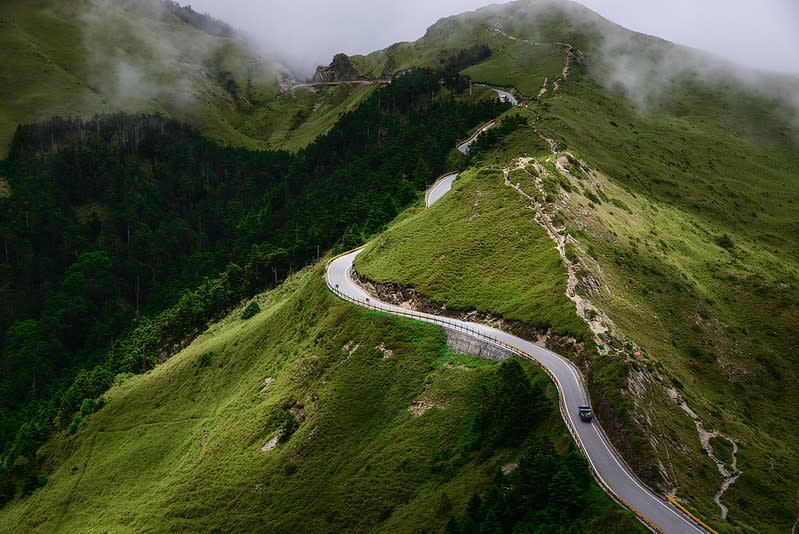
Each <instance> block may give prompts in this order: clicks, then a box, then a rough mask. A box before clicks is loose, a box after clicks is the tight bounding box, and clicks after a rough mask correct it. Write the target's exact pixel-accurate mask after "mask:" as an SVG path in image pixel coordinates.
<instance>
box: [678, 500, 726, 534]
mask: <svg viewBox="0 0 799 534" xmlns="http://www.w3.org/2000/svg"><path fill="white" fill-rule="evenodd" d="M666 498H667V499H668V500H669V501H671V504H673V505H674V506H676V507H677V508H679V509H680V510H682V512H683V513H685V515H687V516H688V517H690V518H691V519H693V520H694V521H696V522H697V523H699V524H700V525H702V526H703V527H704V528H706V529H707V530H708V531H710V532H712V533H713V534H719V533H718V532H716V531H715V530H713V529H712V528H710V527H709V526H707V525H706V524H704V523H703V522H702V521H701V520H700V519H699V518H698V517H696V516H695V515H694V514H692V513H691V512H689V511H688V510H686V509H685V507H684V506H683V505H682V504H680V503H678V502H677V501H675V500H674V499H672V498H671V497H670V496H669V495H666Z"/></svg>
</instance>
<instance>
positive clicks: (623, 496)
mask: <svg viewBox="0 0 799 534" xmlns="http://www.w3.org/2000/svg"><path fill="white" fill-rule="evenodd" d="M494 90H495V91H497V92H498V93H499V94H500V97H502V96H503V95H502V93H504V91H502V92H501V91H499V90H497V89H494ZM505 94H507V93H505ZM508 96H509V97H510V98H513V97H511V96H510V95H508ZM513 102H515V99H514V100H513ZM514 105H515V104H514ZM493 124H494V122H493V121H492V122H490V123H488V124H486V125H484V126H483V127H481V128H480V129H479V130H478V131H477V132H476V133H475V134H474V135H473V136H472V137H470V138H469V139H468V140H467V141H466V142H464V143H461V144H459V145H458V150H460V151H461V152H463V153H466V152H468V149H469V145H470V144H471V142H472V141H474V139H475V138H476V137H477V135H479V134H480V133H481V132H483V131H485V130H487V129H488V128H490V127H491V126H493ZM455 178H457V173H450V174H446V175H444V176H441V177H440V178H438V179H437V180H436V182H435V183H434V184H433V185H432V186H431V187H430V188H429V189H428V190H427V192H426V193H425V207H429V206H431V205H432V204H433V203H434V202H436V201H437V200H438V199H439V198H441V196H443V195H444V194H445V193H446V192H447V191H449V190H450V188H451V187H452V182H453V181H454V180H455ZM362 251H363V247H361V248H358V249H355V250H352V251H349V252H346V253H344V254H341V255H339V256H336V257H334V258H332V259H331V260H330V261H329V262H328V264H327V268H326V270H325V281H326V283H327V286H328V288H330V290H331V291H333V293H335V294H336V295H338V296H339V297H341V298H343V299H345V300H348V301H350V302H353V303H355V304H357V305H359V306H364V307H367V308H371V309H374V310H379V311H383V312H387V313H391V314H394V315H399V316H403V317H410V318H413V319H416V320H419V321H424V322H428V323H433V324H437V325H440V326H442V327H443V328H445V329H450V330H456V331H458V332H461V333H465V334H467V335H470V336H472V337H475V338H478V339H480V340H482V341H484V342H487V343H490V344H493V345H496V346H500V347H503V348H505V349H507V350H510V351H511V352H514V353H516V354H518V355H520V356H522V357H524V358H527V359H529V360H531V361H533V362H535V363H537V364H538V365H539V366H541V368H542V369H544V371H546V372H547V374H548V375H549V376H550V378H551V379H552V381H553V382H554V383H555V386H556V387H557V389H558V393H559V407H560V412H561V415H562V417H563V420H564V422H565V423H566V426H567V428H568V429H569V432H570V433H571V435H572V437H573V438H574V441H575V442H576V443H577V445H578V447H579V448H580V449H581V450H582V452H583V454H584V455H585V457H586V458H587V459H588V463H589V465H590V467H591V471H592V473H593V475H594V478H595V479H596V480H597V482H598V483H599V484H600V485H601V486H602V487H603V488H604V489H605V491H606V492H607V493H608V494H609V495H610V496H611V497H613V498H614V499H615V500H617V501H618V502H619V503H620V504H622V505H623V506H625V507H626V508H628V509H629V510H631V511H632V512H633V513H635V515H636V517H638V519H639V520H640V521H641V522H642V523H643V524H644V525H645V526H647V527H648V528H649V529H650V530H652V531H653V532H662V533H667V534H672V533H675V534H676V533H696V534H700V533H702V534H703V533H706V532H708V530H705V529H704V528H702V526H700V524H699V523H698V522H697V521H696V520H695V519H694V518H692V517H689V516H688V515H687V514H686V513H684V512H683V511H681V510H680V509H678V508H677V507H676V506H674V505H673V504H671V502H673V501H670V500H666V499H665V498H663V497H661V496H659V495H657V494H656V493H655V492H654V491H652V490H651V489H649V488H648V487H647V486H646V485H645V484H644V483H643V482H641V481H640V480H638V478H637V477H636V476H635V474H634V473H633V471H632V469H630V467H629V466H628V465H627V464H626V463H625V462H624V460H623V459H622V458H621V456H620V455H619V454H618V452H616V449H615V448H614V447H613V445H612V444H611V442H610V440H609V439H608V437H607V436H606V435H605V433H604V431H603V430H602V427H601V426H600V424H599V421H598V420H597V419H596V418H595V419H594V421H593V422H590V423H584V422H582V421H581V420H580V418H579V416H578V414H577V406H578V405H580V404H588V400H589V399H588V393H587V390H586V387H585V381H584V380H583V377H582V375H581V373H580V371H579V370H578V369H577V368H576V367H575V366H574V364H572V363H571V362H570V361H569V360H567V359H566V358H564V357H562V356H560V355H558V354H556V353H554V352H552V351H550V350H548V349H546V348H543V347H540V346H538V345H535V344H534V343H532V342H530V341H527V340H524V339H521V338H518V337H516V336H513V335H511V334H509V333H507V332H503V331H501V330H498V329H496V328H492V327H489V326H487V325H482V324H479V323H472V322H466V321H460V320H457V319H452V318H448V317H440V316H436V315H431V314H427V313H421V312H417V311H413V310H408V309H405V308H401V307H399V306H395V305H392V304H389V303H386V302H383V301H380V300H378V299H376V298H375V297H374V296H372V295H370V294H368V293H367V292H366V291H365V290H364V289H363V288H362V287H361V286H359V285H358V284H357V283H356V282H355V281H354V280H353V278H352V276H351V272H352V270H353V266H352V264H353V261H354V259H355V257H356V256H357V255H358V254H359V253H360V252H362Z"/></svg>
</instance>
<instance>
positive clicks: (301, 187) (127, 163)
mask: <svg viewBox="0 0 799 534" xmlns="http://www.w3.org/2000/svg"><path fill="white" fill-rule="evenodd" d="M464 87H468V80H467V79H465V78H463V77H460V76H453V75H451V74H448V73H442V72H432V71H425V70H419V71H415V72H412V73H410V74H407V75H405V76H403V77H400V78H397V79H395V80H393V82H392V83H391V84H389V85H387V86H385V87H383V88H381V89H379V90H378V91H376V92H375V93H374V94H373V95H372V96H371V97H370V98H369V99H367V100H366V101H365V102H364V103H362V104H361V105H360V106H359V107H358V108H356V109H355V110H353V111H351V112H349V113H347V114H345V115H343V116H342V117H341V118H340V120H339V122H338V123H337V125H336V126H335V127H334V128H333V129H332V130H331V131H330V132H329V133H328V134H326V135H324V136H321V137H320V138H318V139H317V140H316V141H315V142H314V143H312V144H311V145H310V146H308V147H307V148H305V149H303V150H301V151H300V152H299V153H297V154H294V155H292V154H288V153H286V152H280V151H248V150H245V149H240V148H231V147H222V146H219V145H217V144H216V143H214V142H211V141H209V140H207V139H205V138H203V137H201V136H200V135H199V134H198V133H197V132H195V131H194V130H192V129H191V128H189V127H187V126H185V125H183V124H181V123H178V122H176V121H174V120H170V119H166V118H163V117H158V116H134V115H112V116H98V117H95V118H94V119H93V120H90V121H82V120H79V119H73V120H64V119H53V120H50V121H47V122H45V123H40V124H36V125H31V126H21V127H19V128H18V130H17V133H16V136H15V138H14V141H13V143H12V146H11V150H10V154H9V158H8V160H7V161H6V162H3V170H4V173H5V174H7V176H8V181H9V183H10V185H11V189H12V194H11V196H10V197H7V198H0V250H2V255H0V406H2V408H0V410H1V411H0V454H2V459H3V463H4V465H6V466H10V465H12V464H15V463H19V465H22V466H24V468H20V469H19V470H17V472H15V471H13V470H10V471H9V470H6V471H2V472H0V501H2V500H4V499H5V497H4V495H10V494H12V493H13V491H12V490H8V491H6V490H3V484H5V483H9V484H10V483H11V482H9V481H12V482H13V480H16V481H17V486H16V488H17V489H23V490H30V489H32V488H33V487H35V486H36V484H37V483H39V482H40V480H39V478H38V476H37V469H36V465H35V460H34V458H35V455H34V451H35V448H36V447H37V444H39V443H41V442H42V440H43V439H46V437H47V435H49V433H50V432H52V431H53V430H54V429H57V428H64V427H65V426H67V425H69V422H70V420H71V417H72V414H73V413H74V412H76V411H77V410H78V409H79V408H80V406H81V404H82V403H83V401H84V400H85V399H93V398H95V397H97V396H98V395H100V394H102V392H103V391H104V390H105V389H106V388H107V387H108V386H109V385H110V384H111V382H112V380H113V376H114V374H116V373H120V372H141V371H143V370H146V369H149V368H151V367H152V366H153V365H155V363H156V362H157V361H159V359H162V358H164V357H168V355H169V353H170V352H171V351H172V350H175V348H177V347H179V346H180V344H181V343H182V342H183V341H184V340H185V339H187V338H189V337H191V336H192V335H194V334H195V333H196V332H198V331H202V329H203V328H205V325H206V324H207V322H208V321H210V320H212V319H213V318H215V317H218V316H219V315H220V314H222V313H224V312H226V311H228V310H229V309H230V308H231V307H232V306H234V305H235V304H237V303H238V302H239V301H240V300H241V299H242V298H244V297H246V296H249V295H251V294H253V293H255V292H257V291H259V290H262V289H264V288H267V287H269V286H272V285H275V284H276V283H279V281H280V280H282V279H283V278H284V277H285V276H286V274H287V273H288V272H289V271H290V270H292V269H297V268H299V267H301V266H302V265H304V264H305V263H307V262H308V261H309V260H312V259H313V258H315V257H316V254H317V253H318V252H317V251H319V250H327V249H329V248H331V247H333V246H334V245H336V243H338V246H339V247H346V246H350V245H353V244H358V243H359V242H361V240H363V239H364V237H365V236H368V235H371V234H373V233H375V232H377V231H379V230H380V229H381V228H382V227H383V226H384V225H385V224H386V223H387V222H388V221H390V220H391V219H392V218H393V217H394V216H395V215H396V214H397V212H398V210H399V209H400V208H401V207H402V206H405V205H407V204H408V203H409V202H410V201H412V200H413V199H415V198H416V192H417V191H418V190H421V189H423V188H424V187H425V185H426V184H427V183H428V182H429V181H430V180H431V179H432V178H434V177H435V176H437V175H439V174H441V173H443V172H444V171H446V170H449V169H446V168H445V165H446V155H447V153H448V152H449V151H450V150H451V148H452V147H453V146H454V144H455V142H456V141H457V140H458V139H459V138H462V137H464V135H465V133H466V132H467V131H468V130H469V129H470V128H472V127H474V126H475V125H476V124H479V123H481V122H484V121H486V120H487V119H490V118H492V117H494V116H496V115H497V114H499V113H500V112H501V111H503V110H504V109H506V108H507V106H508V104H503V103H501V102H499V101H498V100H494V101H491V100H489V101H484V102H480V103H464V102H459V101H457V100H456V99H454V98H452V96H454V94H456V93H457V92H459V91H462V90H463V89H464ZM447 89H448V90H449V93H447V91H446V90H447ZM431 95H433V96H434V98H431ZM437 95H438V96H437ZM441 95H445V96H441ZM342 236H343V237H342ZM20 458H24V459H25V460H20ZM4 481H5V482H4Z"/></svg>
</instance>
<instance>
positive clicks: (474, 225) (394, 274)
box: [355, 169, 587, 338]
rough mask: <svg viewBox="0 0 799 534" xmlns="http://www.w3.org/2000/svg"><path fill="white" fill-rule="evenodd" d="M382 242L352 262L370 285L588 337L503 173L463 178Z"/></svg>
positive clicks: (554, 261)
mask: <svg viewBox="0 0 799 534" xmlns="http://www.w3.org/2000/svg"><path fill="white" fill-rule="evenodd" d="M383 238H384V239H383V247H382V248H381V247H379V246H377V244H376V243H373V244H372V245H370V246H369V247H368V248H367V249H366V251H365V252H364V253H362V254H361V255H359V256H358V258H356V263H355V265H356V268H357V269H358V272H359V273H361V274H363V275H364V276H366V277H367V278H370V279H372V280H374V281H377V282H400V283H402V284H405V285H409V286H412V287H414V288H415V289H416V290H417V291H419V292H421V293H422V294H424V295H426V296H427V297H429V298H431V299H433V300H434V301H437V302H440V303H442V304H446V306H447V308H449V309H456V310H478V311H481V312H492V313H496V314H500V315H502V316H503V317H506V318H508V319H512V320H519V321H523V322H525V323H527V324H530V325H533V326H537V327H541V328H548V327H551V328H552V329H553V331H554V332H556V333H559V334H567V335H571V336H575V337H579V338H582V337H586V336H587V334H586V330H585V326H584V325H583V324H582V322H581V321H579V319H577V317H576V315H575V312H574V305H573V304H572V302H571V301H569V300H568V299H567V298H566V296H565V291H566V286H565V269H564V267H563V265H562V263H561V261H560V257H559V256H558V254H557V251H555V249H554V247H553V245H552V241H551V240H550V239H549V237H548V236H547V235H546V232H545V231H544V230H543V229H542V228H541V227H540V226H538V225H537V224H536V223H535V222H534V221H532V211H531V209H530V206H529V203H527V202H525V201H522V199H521V198H520V197H519V196H518V195H517V194H516V192H515V191H513V190H511V189H510V188H508V187H506V186H504V185H503V183H502V172H501V171H500V170H491V169H481V170H469V171H466V172H464V173H462V174H461V175H460V176H459V177H458V178H457V179H456V180H455V182H454V183H453V189H452V191H450V192H449V193H447V195H445V196H444V197H443V198H442V199H440V200H439V201H438V202H436V203H435V204H434V205H433V206H432V207H431V208H430V209H428V210H424V211H421V212H419V213H418V214H417V215H416V216H415V217H410V218H407V219H405V220H404V221H402V222H401V223H399V224H397V225H395V226H393V227H391V228H389V229H388V230H387V231H386V232H385V233H384V234H383Z"/></svg>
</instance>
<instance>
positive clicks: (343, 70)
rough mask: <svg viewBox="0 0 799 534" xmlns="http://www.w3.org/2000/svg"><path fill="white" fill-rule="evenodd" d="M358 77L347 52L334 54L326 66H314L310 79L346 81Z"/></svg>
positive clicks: (314, 81) (313, 80)
mask: <svg viewBox="0 0 799 534" xmlns="http://www.w3.org/2000/svg"><path fill="white" fill-rule="evenodd" d="M357 79H360V75H359V74H358V71H357V70H356V69H355V66H354V65H353V64H352V62H351V61H350V58H349V57H348V56H347V54H336V55H335V56H333V61H331V62H330V65H328V66H327V67H323V66H319V67H316V72H314V75H313V77H312V78H311V81H312V82H313V83H325V82H348V81H352V80H357Z"/></svg>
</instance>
